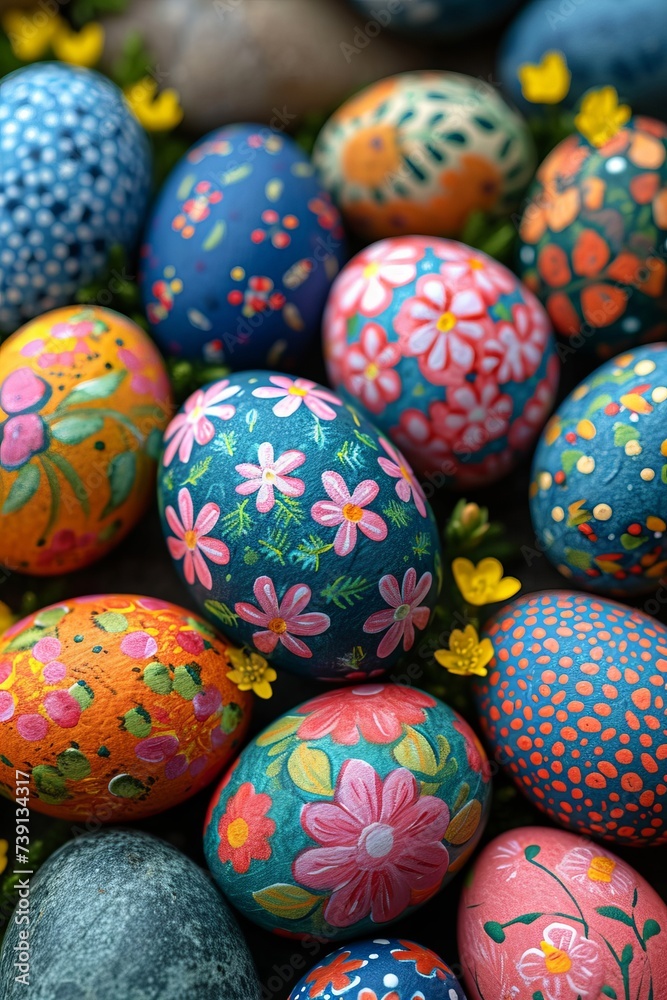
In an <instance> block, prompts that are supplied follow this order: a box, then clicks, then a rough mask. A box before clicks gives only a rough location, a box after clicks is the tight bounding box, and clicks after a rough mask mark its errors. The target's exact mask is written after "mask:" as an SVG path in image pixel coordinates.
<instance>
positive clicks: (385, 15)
mask: <svg viewBox="0 0 667 1000" xmlns="http://www.w3.org/2000/svg"><path fill="white" fill-rule="evenodd" d="M380 2H381V3H382V6H381V7H378V9H377V10H373V9H371V10H369V14H370V17H369V19H368V21H366V22H365V24H358V25H357V26H356V27H355V29H354V33H353V35H352V41H351V42H341V43H340V51H341V52H342V54H343V58H344V59H345V62H346V63H347V64H348V65H349V64H350V63H351V62H352V60H353V58H354V57H355V56H359V55H361V53H362V52H363V51H364V49H366V48H368V46H369V45H370V43H371V42H372V41H373V39H374V38H377V37H378V35H379V34H380V33H381V32H382V31H383V30H384V29H385V28H387V27H389V25H390V24H391V21H392V18H393V17H394V15H395V14H402V13H403V12H404V11H405V6H406V0H380Z"/></svg>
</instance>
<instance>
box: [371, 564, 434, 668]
mask: <svg viewBox="0 0 667 1000" xmlns="http://www.w3.org/2000/svg"><path fill="white" fill-rule="evenodd" d="M432 582H433V577H432V576H431V574H430V573H424V574H423V575H422V577H421V578H420V580H419V582H418V583H417V572H416V570H415V569H413V567H412V566H411V567H410V569H408V570H406V572H405V576H404V577H403V584H402V586H401V587H399V585H398V580H397V579H396V577H395V576H391V575H390V574H387V575H386V576H383V577H382V579H381V580H380V583H379V585H378V587H379V590H380V594H381V595H382V597H383V598H384V599H385V601H386V602H387V604H388V605H389V607H388V608H387V609H386V610H385V611H376V612H375V614H372V615H371V616H370V618H367V619H366V621H365V622H364V632H371V633H372V632H384V631H385V629H388V631H387V634H386V635H384V636H383V638H382V641H381V642H380V645H379V646H378V651H377V655H378V656H379V657H381V658H382V657H385V656H390V655H391V654H392V653H393V652H394V650H395V649H396V647H397V646H398V644H399V642H400V641H401V639H402V640H403V649H404V650H405V651H406V652H407V650H408V649H411V648H412V645H413V643H414V641H415V626H416V627H417V628H418V629H425V628H426V626H427V624H428V619H429V615H430V613H431V612H430V610H429V608H428V607H427V606H426V605H425V604H422V603H421V602H422V601H423V600H424V598H425V597H426V595H427V594H428V592H429V590H430V589H431V583H432Z"/></svg>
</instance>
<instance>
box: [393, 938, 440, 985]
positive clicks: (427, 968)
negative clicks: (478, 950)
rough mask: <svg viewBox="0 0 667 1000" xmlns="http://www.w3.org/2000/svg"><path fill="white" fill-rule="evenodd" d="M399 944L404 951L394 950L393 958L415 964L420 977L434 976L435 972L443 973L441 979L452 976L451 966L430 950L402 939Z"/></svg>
mask: <svg viewBox="0 0 667 1000" xmlns="http://www.w3.org/2000/svg"><path fill="white" fill-rule="evenodd" d="M398 943H399V944H400V945H401V949H402V950H400V951H399V950H392V953H391V954H392V958H395V959H396V961H397V962H414V963H415V969H416V970H417V972H418V973H419V975H420V976H432V975H433V973H434V972H435V973H436V974H437V973H438V972H440V973H443V976H442V977H441V978H444V977H445V976H450V975H451V969H450V968H449V966H448V965H445V963H444V962H443V961H442V959H441V958H440V957H439V956H438V955H436V953H435V952H434V951H431V950H430V948H424V947H423V946H422V945H420V944H415V943H414V941H403V940H402V939H399V942H398Z"/></svg>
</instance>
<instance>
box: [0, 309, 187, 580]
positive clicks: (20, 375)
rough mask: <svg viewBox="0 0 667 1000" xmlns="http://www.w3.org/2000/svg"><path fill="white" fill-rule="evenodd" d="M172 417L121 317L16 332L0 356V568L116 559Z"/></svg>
mask: <svg viewBox="0 0 667 1000" xmlns="http://www.w3.org/2000/svg"><path fill="white" fill-rule="evenodd" d="M170 410H171V392H170V387H169V380H168V378H167V373H166V369H165V366H164V363H163V361H162V358H161V357H160V354H159V353H158V351H157V349H156V348H155V346H154V345H153V343H152V342H151V340H150V339H149V337H148V336H147V335H146V334H145V333H144V332H143V330H141V329H140V327H138V326H137V325H136V324H135V323H133V322H131V320H129V319H127V317H125V316H121V315H120V314H118V313H115V312H113V311H112V310H110V309H103V308H100V307H99V306H69V307H67V308H64V309H56V310H54V311H53V312H49V313H45V314H44V315H43V316H39V317H37V318H36V319H33V320H31V321H30V322H29V323H27V324H26V325H25V326H23V327H21V329H20V330H18V331H17V332H16V333H15V334H14V335H13V336H12V337H10V338H9V339H8V340H7V341H6V342H5V343H4V344H3V345H2V347H0V564H2V565H3V566H5V567H7V568H8V569H10V570H12V571H17V572H20V573H37V574H41V575H50V574H54V573H66V572H69V571H70V570H74V569H79V568H80V567H82V566H85V565H87V564H88V563H91V562H93V561H94V560H96V559H99V558H100V557H101V556H102V555H104V554H105V553H106V552H107V551H109V549H111V548H113V546H114V545H116V543H117V542H119V541H120V540H121V538H123V536H124V535H126V534H127V532H128V531H129V530H130V529H131V528H132V527H133V525H134V524H135V523H136V522H137V520H138V519H139V517H140V516H141V514H142V513H143V511H144V509H145V508H146V506H147V504H148V503H149V501H150V498H151V495H152V492H153V487H154V473H155V462H154V456H155V453H156V450H157V449H159V447H160V442H161V437H162V431H163V429H164V427H165V426H166V424H167V422H168V420H169V415H170Z"/></svg>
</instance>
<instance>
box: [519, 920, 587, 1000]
mask: <svg viewBox="0 0 667 1000" xmlns="http://www.w3.org/2000/svg"><path fill="white" fill-rule="evenodd" d="M604 964H605V963H604V956H603V954H602V949H601V947H600V945H599V944H597V942H595V941H591V939H590V938H587V937H584V936H583V934H580V933H579V931H578V930H576V929H575V928H574V927H570V926H569V924H561V923H558V922H555V923H552V924H549V925H548V927H545V929H544V931H543V932H542V941H541V942H540V946H539V948H529V949H528V951H525V952H524V953H523V955H522V956H521V958H520V959H519V961H518V963H517V969H518V971H519V974H520V975H521V977H522V979H523V981H524V982H525V983H526V984H527V985H528V986H529V987H530V989H531V990H532V991H533V994H535V993H537V992H538V991H540V992H541V993H542V995H543V997H544V1000H579V998H585V1000H589V998H590V1000H593V998H594V997H598V996H599V995H600V990H601V988H602V986H603V984H604Z"/></svg>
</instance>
